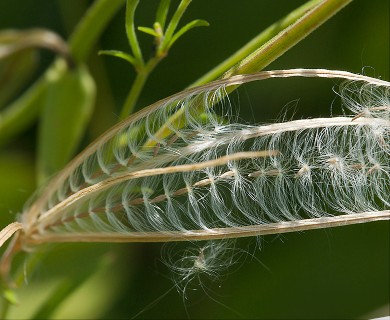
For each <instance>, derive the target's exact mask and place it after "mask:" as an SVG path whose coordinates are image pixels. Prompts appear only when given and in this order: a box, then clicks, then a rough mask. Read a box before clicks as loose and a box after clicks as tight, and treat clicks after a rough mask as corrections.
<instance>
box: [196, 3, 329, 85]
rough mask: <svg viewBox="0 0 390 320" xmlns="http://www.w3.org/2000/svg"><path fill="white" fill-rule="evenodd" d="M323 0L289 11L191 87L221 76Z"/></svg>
mask: <svg viewBox="0 0 390 320" xmlns="http://www.w3.org/2000/svg"><path fill="white" fill-rule="evenodd" d="M321 1H323V0H311V1H308V2H306V3H305V4H303V5H302V6H300V7H299V8H297V9H295V10H294V11H293V12H291V13H289V14H288V15H287V16H285V17H283V18H282V19H280V20H278V21H277V22H275V23H274V24H272V25H270V26H269V27H268V28H267V29H265V30H264V31H262V32H261V33H260V34H258V35H257V36H256V37H254V38H253V39H252V40H250V41H249V42H248V43H247V44H246V45H244V46H243V47H242V48H241V49H239V50H238V51H236V52H235V53H234V54H233V55H231V56H230V57H229V58H227V59H226V60H225V61H223V62H221V63H220V64H219V65H217V66H216V67H214V68H213V69H211V70H210V71H209V72H207V73H206V74H205V75H203V76H202V77H200V78H199V79H198V80H196V81H195V82H194V83H192V84H191V85H190V87H196V86H200V85H202V84H205V83H208V82H210V81H213V80H215V79H217V78H219V77H221V76H222V75H223V74H224V73H225V72H226V71H227V70H229V69H230V68H232V67H233V66H234V65H236V64H238V63H239V62H241V61H242V60H244V59H245V58H246V57H248V56H249V55H250V54H252V53H253V52H254V51H256V50H257V49H258V48H260V47H261V46H262V45H264V44H265V43H266V42H267V41H269V40H271V39H272V38H273V37H275V36H276V35H277V34H278V33H279V32H280V31H282V30H284V29H286V28H287V27H288V26H290V25H291V24H293V23H294V22H296V21H297V20H298V19H299V18H300V17H302V15H303V14H304V13H305V12H307V11H309V10H311V9H312V8H313V7H315V6H316V5H318V4H319V3H320V2H321Z"/></svg>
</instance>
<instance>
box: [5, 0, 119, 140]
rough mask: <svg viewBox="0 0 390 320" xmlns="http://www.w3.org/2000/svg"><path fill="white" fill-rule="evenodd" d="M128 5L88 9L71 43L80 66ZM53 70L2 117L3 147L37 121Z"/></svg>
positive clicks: (107, 1)
mask: <svg viewBox="0 0 390 320" xmlns="http://www.w3.org/2000/svg"><path fill="white" fill-rule="evenodd" d="M124 2H125V0H97V1H95V3H94V4H93V5H92V6H91V7H90V8H89V9H88V11H87V13H86V14H85V16H84V17H83V19H82V20H81V21H80V23H79V24H78V26H77V27H76V29H75V31H74V32H73V34H72V36H71V37H70V39H69V46H70V52H71V56H72V57H73V59H74V60H75V61H76V62H83V61H85V60H86V59H87V58H88V55H89V54H90V52H91V49H92V47H93V44H94V43H95V41H96V40H97V38H98V37H99V36H100V34H101V33H102V32H103V30H104V29H105V27H106V26H107V23H108V22H109V21H110V19H111V18H112V17H113V16H114V15H115V13H116V12H117V11H118V10H119V9H120V8H121V6H122V5H123V4H124ZM53 68H55V64H53V65H52V66H51V67H50V68H49V69H48V70H47V71H46V72H45V74H44V75H43V76H41V78H39V79H38V80H37V81H36V82H35V83H34V84H33V86H32V87H30V88H29V89H28V90H27V91H26V92H25V93H24V94H23V95H22V96H21V97H19V98H18V99H17V100H16V101H14V102H13V103H11V104H10V105H9V106H7V107H6V109H5V110H4V112H2V113H1V114H0V145H2V144H5V143H6V142H8V141H9V140H10V139H11V138H12V137H13V136H14V135H16V134H18V133H19V132H21V131H22V130H24V129H25V128H26V127H28V126H29V125H30V124H31V123H32V122H33V121H34V120H35V119H36V117H37V115H38V113H39V110H40V106H41V104H40V103H38V101H39V99H40V98H41V97H42V95H43V93H44V92H45V89H46V87H47V85H48V79H47V75H48V74H50V73H51V72H53ZM61 72H63V70H62V71H61Z"/></svg>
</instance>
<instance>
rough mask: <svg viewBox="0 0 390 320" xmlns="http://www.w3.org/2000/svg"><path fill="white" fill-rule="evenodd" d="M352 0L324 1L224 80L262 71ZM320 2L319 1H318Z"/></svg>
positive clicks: (246, 59) (256, 52)
mask: <svg viewBox="0 0 390 320" xmlns="http://www.w3.org/2000/svg"><path fill="white" fill-rule="evenodd" d="M351 1H352V0H323V1H320V3H319V4H318V5H316V6H314V7H313V9H311V10H309V11H308V12H307V13H306V14H304V15H303V16H302V18H300V19H298V20H297V21H296V22H295V23H293V24H291V25H290V26H289V27H287V28H286V29H284V30H282V31H281V32H279V33H278V34H277V35H276V36H275V37H273V38H272V39H271V40H269V41H268V42H267V43H265V44H264V45H262V46H261V47H260V48H258V49H256V50H255V51H254V52H253V53H251V54H250V55H248V56H247V57H246V58H244V59H243V60H242V61H241V62H239V63H238V64H237V65H236V66H234V67H233V68H231V69H230V70H228V71H227V72H226V73H225V74H224V75H223V78H229V77H231V76H233V75H236V74H246V73H252V72H256V71H259V70H262V69H263V68H264V67H266V66H268V65H269V64H270V63H271V62H273V61H274V60H276V59H277V58H279V57H280V56H281V55H282V54H283V53H285V52H286V51H287V50H289V49H290V48H292V47H293V46H295V45H296V44H297V43H298V42H300V41H301V40H303V39H304V38H306V36H308V35H309V34H310V33H312V32H313V31H314V30H315V29H317V28H318V27H319V26H320V25H322V24H323V23H324V22H325V21H327V20H328V19H330V18H331V17H332V16H333V15H334V14H336V12H338V11H340V10H341V9H342V8H343V7H345V6H346V5H347V4H348V3H350V2H351ZM317 2H318V1H317Z"/></svg>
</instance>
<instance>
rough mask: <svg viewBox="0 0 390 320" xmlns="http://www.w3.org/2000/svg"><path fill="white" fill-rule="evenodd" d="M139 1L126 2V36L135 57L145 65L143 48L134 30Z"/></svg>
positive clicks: (129, 0) (130, 0) (128, 0)
mask: <svg viewBox="0 0 390 320" xmlns="http://www.w3.org/2000/svg"><path fill="white" fill-rule="evenodd" d="M138 3H139V0H127V2H126V34H127V39H128V41H129V45H130V48H131V50H132V51H133V55H134V57H135V58H136V59H137V60H138V61H139V63H140V64H143V61H144V60H143V58H142V52H141V48H140V46H139V44H138V39H137V35H136V34H135V29H134V13H135V9H137V6H138Z"/></svg>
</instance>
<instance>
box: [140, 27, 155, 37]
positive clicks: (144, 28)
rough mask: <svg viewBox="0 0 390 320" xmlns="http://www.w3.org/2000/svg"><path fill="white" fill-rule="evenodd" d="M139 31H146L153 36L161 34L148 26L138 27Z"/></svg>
mask: <svg viewBox="0 0 390 320" xmlns="http://www.w3.org/2000/svg"><path fill="white" fill-rule="evenodd" d="M137 29H138V30H139V31H141V32H144V33H146V34H150V35H151V36H153V37H158V36H159V34H158V33H157V32H156V30H154V29H152V28H148V27H138V28H137Z"/></svg>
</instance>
